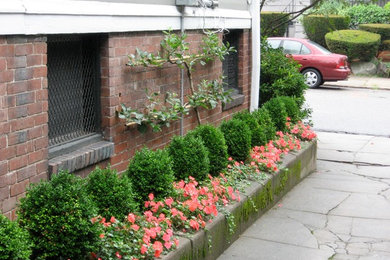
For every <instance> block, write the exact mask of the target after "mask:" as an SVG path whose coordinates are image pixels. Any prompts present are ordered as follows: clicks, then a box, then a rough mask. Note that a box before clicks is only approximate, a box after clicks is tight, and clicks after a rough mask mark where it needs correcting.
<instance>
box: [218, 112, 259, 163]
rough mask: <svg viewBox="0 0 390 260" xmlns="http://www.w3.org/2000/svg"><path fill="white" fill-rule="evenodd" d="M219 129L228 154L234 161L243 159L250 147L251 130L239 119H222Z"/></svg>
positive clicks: (247, 154) (245, 157) (246, 156)
mask: <svg viewBox="0 0 390 260" xmlns="http://www.w3.org/2000/svg"><path fill="white" fill-rule="evenodd" d="M220 128H221V131H222V133H223V135H224V137H225V140H226V144H227V147H228V154H229V155H230V156H231V157H232V158H233V159H234V160H236V161H245V160H246V159H247V158H248V156H249V152H250V149H251V138H252V137H251V131H250V129H249V127H248V126H247V125H246V124H243V123H242V121H241V120H237V119H232V120H229V121H224V122H223V123H222V124H221V126H220Z"/></svg>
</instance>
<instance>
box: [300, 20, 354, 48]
mask: <svg viewBox="0 0 390 260" xmlns="http://www.w3.org/2000/svg"><path fill="white" fill-rule="evenodd" d="M302 22H303V27H304V29H305V33H306V35H307V37H308V38H309V39H310V40H312V41H313V42H316V43H318V44H320V45H322V46H324V47H326V42H325V34H327V33H328V32H333V31H336V30H343V29H348V28H349V22H350V18H349V17H348V16H340V15H331V14H330V15H320V14H312V15H306V16H304V17H303V20H302Z"/></svg>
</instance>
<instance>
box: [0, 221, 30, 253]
mask: <svg viewBox="0 0 390 260" xmlns="http://www.w3.org/2000/svg"><path fill="white" fill-rule="evenodd" d="M0 238H1V239H0V259H1V260H9V259H12V260H14V259H15V260H24V259H25V260H28V259H30V255H31V241H30V237H29V234H28V232H27V231H26V230H24V229H22V228H21V227H19V225H18V223H16V222H15V221H11V220H9V219H8V218H6V217H5V216H4V215H2V214H0Z"/></svg>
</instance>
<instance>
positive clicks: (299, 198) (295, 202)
mask: <svg viewBox="0 0 390 260" xmlns="http://www.w3.org/2000/svg"><path fill="white" fill-rule="evenodd" d="M349 195H350V194H349V193H348V192H338V191H332V192H329V191H328V190H320V189H313V188H310V187H308V186H307V185H305V181H303V182H301V183H300V184H299V185H297V186H296V188H294V189H293V190H292V191H290V192H289V193H288V194H287V195H286V196H285V197H284V198H283V199H282V200H281V203H282V204H283V205H284V208H287V209H293V210H300V211H306V212H312V213H320V214H327V213H328V212H329V211H330V210H331V209H333V208H334V207H336V206H337V205H338V204H339V203H341V202H342V201H343V200H345V199H346V198H347V197H348V196H349Z"/></svg>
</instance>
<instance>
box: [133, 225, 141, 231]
mask: <svg viewBox="0 0 390 260" xmlns="http://www.w3.org/2000/svg"><path fill="white" fill-rule="evenodd" d="M131 228H132V229H134V230H135V231H138V230H139V226H138V225H136V224H133V225H131Z"/></svg>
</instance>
